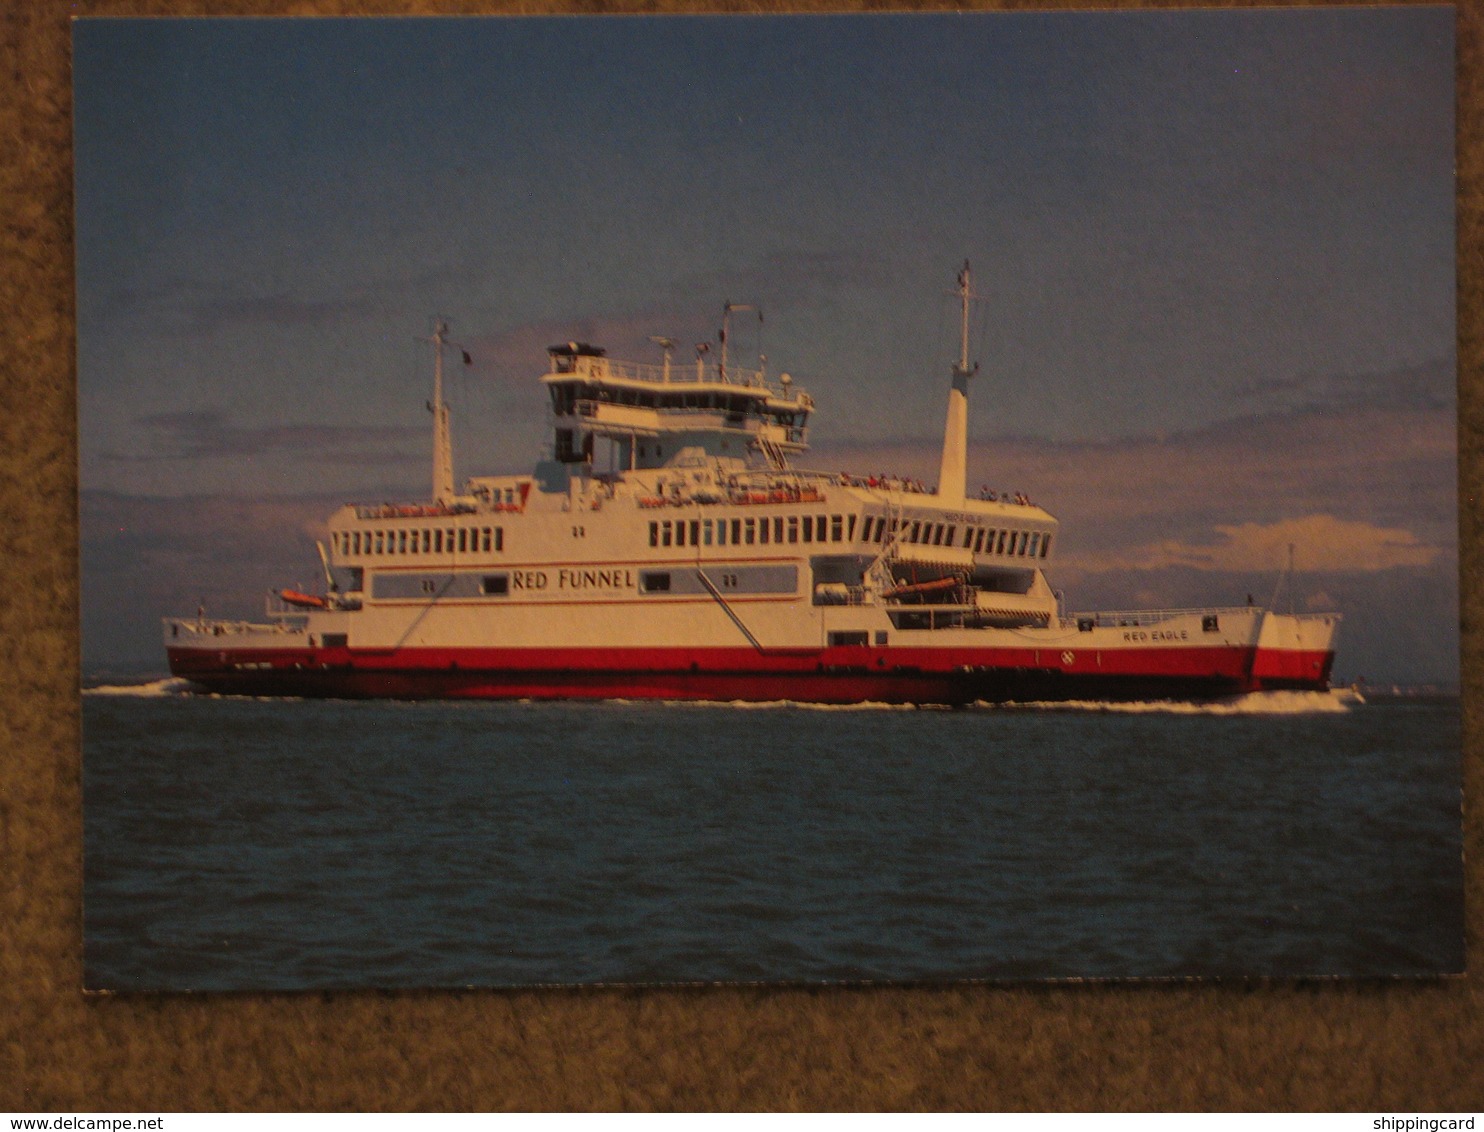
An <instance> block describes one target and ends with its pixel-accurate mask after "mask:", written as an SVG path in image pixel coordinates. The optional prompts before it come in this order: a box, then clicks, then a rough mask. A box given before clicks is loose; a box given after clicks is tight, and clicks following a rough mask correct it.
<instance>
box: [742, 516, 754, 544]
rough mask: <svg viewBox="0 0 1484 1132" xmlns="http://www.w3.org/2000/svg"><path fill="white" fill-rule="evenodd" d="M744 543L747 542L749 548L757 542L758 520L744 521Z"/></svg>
mask: <svg viewBox="0 0 1484 1132" xmlns="http://www.w3.org/2000/svg"><path fill="white" fill-rule="evenodd" d="M742 541H743V542H745V543H746V544H747V545H748V546H751V545H752V544H753V543H754V542H755V541H757V520H756V519H743V520H742Z"/></svg>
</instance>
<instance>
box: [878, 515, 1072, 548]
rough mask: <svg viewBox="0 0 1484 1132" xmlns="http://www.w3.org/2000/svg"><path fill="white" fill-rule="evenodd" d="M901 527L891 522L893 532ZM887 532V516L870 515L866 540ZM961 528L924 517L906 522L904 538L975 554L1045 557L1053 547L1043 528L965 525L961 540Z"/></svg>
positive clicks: (921, 543)
mask: <svg viewBox="0 0 1484 1132" xmlns="http://www.w3.org/2000/svg"><path fill="white" fill-rule="evenodd" d="M873 524H874V525H873ZM897 530H898V521H897V520H893V521H892V522H891V524H890V533H893V534H895V533H896V531H897ZM887 533H888V526H887V521H886V518H885V517H884V516H880V515H878V516H875V517H874V518H872V517H867V519H866V527H865V538H866V541H867V542H880V541H882V539H883V537H884V536H885V535H886V534H887ZM957 535H958V528H957V526H956V525H955V524H953V523H930V522H925V521H924V520H921V519H913V520H911V521H909V522H906V524H905V527H904V529H903V530H902V541H903V542H911V543H917V544H919V545H921V546H954V545H959V546H962V547H963V549H965V550H971V551H973V552H974V553H975V554H1004V555H1010V556H1013V557H1017V558H1045V557H1046V555H1047V554H1049V553H1050V551H1051V534H1050V532H1047V533H1045V534H1043V533H1042V532H1040V531H1012V530H993V529H990V528H988V527H973V526H966V527H965V528H964V533H963V538H962V540H958V538H957Z"/></svg>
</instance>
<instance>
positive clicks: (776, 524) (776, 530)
mask: <svg viewBox="0 0 1484 1132" xmlns="http://www.w3.org/2000/svg"><path fill="white" fill-rule="evenodd" d="M773 541H774V542H782V541H783V516H782V515H777V516H775V517H774V519H773Z"/></svg>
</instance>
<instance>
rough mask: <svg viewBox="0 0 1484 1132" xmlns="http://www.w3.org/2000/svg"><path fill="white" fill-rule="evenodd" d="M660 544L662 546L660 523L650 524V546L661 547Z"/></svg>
mask: <svg viewBox="0 0 1484 1132" xmlns="http://www.w3.org/2000/svg"><path fill="white" fill-rule="evenodd" d="M659 544H660V525H659V524H658V523H650V524H649V545H650V546H659Z"/></svg>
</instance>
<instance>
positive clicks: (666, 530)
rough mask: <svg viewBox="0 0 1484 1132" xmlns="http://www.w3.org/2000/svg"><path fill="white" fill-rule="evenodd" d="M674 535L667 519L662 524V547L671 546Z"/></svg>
mask: <svg viewBox="0 0 1484 1132" xmlns="http://www.w3.org/2000/svg"><path fill="white" fill-rule="evenodd" d="M673 538H674V534H673V533H672V531H671V530H670V520H669V519H666V520H665V521H664V522H663V523H661V524H660V545H661V546H669V545H670V542H671V540H672V539H673Z"/></svg>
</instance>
